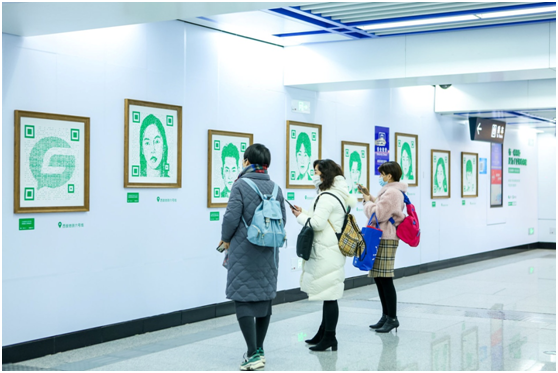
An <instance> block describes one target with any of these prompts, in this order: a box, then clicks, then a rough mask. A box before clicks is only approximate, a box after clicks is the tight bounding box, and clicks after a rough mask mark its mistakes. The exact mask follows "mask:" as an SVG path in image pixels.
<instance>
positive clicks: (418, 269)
mask: <svg viewBox="0 0 558 373" xmlns="http://www.w3.org/2000/svg"><path fill="white" fill-rule="evenodd" d="M537 248H542V249H554V250H556V243H555V242H554V243H541V242H539V243H534V244H528V245H521V246H516V247H510V248H506V249H500V250H494V251H489V252H485V253H479V254H473V255H467V256H463V257H459V258H452V259H446V260H440V261H437V262H431V263H425V264H420V265H415V266H411V267H406V268H397V269H396V270H395V278H401V277H407V276H413V275H417V274H419V273H425V272H431V271H436V270H440V269H445V268H450V267H455V266H459V265H464V264H469V263H474V262H479V261H482V260H487V259H494V258H499V257H502V256H505V255H512V254H517V253H520V252H523V251H527V250H532V249H537ZM373 283H374V279H373V278H370V277H368V276H367V275H366V274H365V275H362V276H356V277H351V278H347V279H346V280H345V290H349V289H353V288H357V287H361V286H366V285H370V284H373ZM306 298H308V296H307V295H306V293H304V292H302V291H301V290H300V288H296V289H289V290H281V291H278V292H277V297H276V298H275V299H274V300H273V304H274V305H276V304H282V303H290V302H296V301H299V300H302V299H306ZM234 312H235V309H234V303H233V302H223V303H217V304H212V305H207V306H203V307H197V308H191V309H187V310H182V311H176V312H171V313H167V314H163V315H156V316H151V317H146V318H142V319H137V320H130V321H126V322H122V323H118V324H111V325H106V326H101V327H97V328H91V329H86V330H80V331H76V332H73V333H68V334H61V335H56V336H52V337H47V338H42V339H38V340H34V341H29V342H23V343H17V344H13V345H9V346H3V347H2V364H8V363H17V362H20V361H25V360H30V359H35V358H39V357H42V356H46V355H51V354H55V353H58V352H64V351H69V350H73V349H76V348H81V347H86V346H91V345H95V344H99V343H104V342H109V341H114V340H116V339H121V338H126V337H131V336H134V335H137V334H143V333H148V332H154V331H157V330H162V329H167V328H172V327H175V326H180V325H185V324H191V323H195V322H198V321H203V320H209V319H213V318H215V317H221V316H227V315H231V314H234Z"/></svg>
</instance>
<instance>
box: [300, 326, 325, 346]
mask: <svg viewBox="0 0 558 373" xmlns="http://www.w3.org/2000/svg"><path fill="white" fill-rule="evenodd" d="M324 332H325V328H324V322H323V321H322V323H321V324H320V328H319V329H318V332H317V333H316V335H315V336H314V338H312V339H307V340H305V341H304V342H306V343H308V344H309V345H316V344H318V343H320V341H321V340H322V338H323V337H324Z"/></svg>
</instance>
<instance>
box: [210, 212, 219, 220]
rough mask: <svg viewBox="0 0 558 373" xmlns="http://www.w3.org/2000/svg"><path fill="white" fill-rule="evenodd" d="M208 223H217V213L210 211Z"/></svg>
mask: <svg viewBox="0 0 558 373" xmlns="http://www.w3.org/2000/svg"><path fill="white" fill-rule="evenodd" d="M209 221H219V211H211V212H210V213H209Z"/></svg>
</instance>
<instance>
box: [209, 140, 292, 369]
mask: <svg viewBox="0 0 558 373" xmlns="http://www.w3.org/2000/svg"><path fill="white" fill-rule="evenodd" d="M270 163H271V154H270V152H269V149H267V148H266V147H265V146H263V145H261V144H254V145H251V146H249V147H248V148H247V149H246V151H245V152H244V160H243V164H242V165H243V167H244V169H243V170H242V172H241V173H240V175H239V177H238V179H237V180H236V181H235V182H234V184H233V186H232V189H231V194H230V197H229V202H228V205H227V210H226V212H225V216H224V217H223V225H222V228H221V242H220V243H219V245H220V246H221V245H223V246H224V247H225V248H226V249H227V250H228V262H227V270H228V274H227V290H226V295H227V298H228V299H231V300H233V301H234V304H235V308H236V317H237V319H238V324H239V325H240V330H241V331H242V334H243V336H244V339H245V341H246V346H247V349H248V350H247V352H246V356H245V358H244V361H243V362H242V364H241V365H240V370H255V369H260V368H263V367H264V366H265V355H264V350H263V343H264V339H265V336H266V333H267V328H268V326H269V321H270V319H271V302H272V300H273V299H275V296H276V293H277V273H278V271H277V269H278V262H279V258H278V255H279V251H278V249H274V248H273V247H263V246H257V245H254V244H252V243H251V242H250V241H248V239H247V229H246V225H245V223H244V222H246V224H247V225H248V226H250V225H251V222H252V218H253V216H254V212H255V210H256V207H258V205H259V204H260V203H261V202H262V200H261V197H260V196H259V195H258V194H257V193H256V191H255V190H253V189H252V188H251V187H250V185H248V183H246V182H244V181H242V180H240V179H243V178H246V179H249V180H251V181H253V182H254V183H255V184H256V186H257V187H258V189H259V190H260V192H261V193H262V194H272V192H273V189H274V187H275V183H274V182H273V181H271V179H270V178H269V175H268V173H267V169H268V167H269V165H270ZM277 200H278V201H279V203H280V205H281V210H282V214H283V224H284V223H285V222H286V215H285V202H284V199H283V193H282V191H281V188H279V189H278V192H277ZM283 226H284V225H283Z"/></svg>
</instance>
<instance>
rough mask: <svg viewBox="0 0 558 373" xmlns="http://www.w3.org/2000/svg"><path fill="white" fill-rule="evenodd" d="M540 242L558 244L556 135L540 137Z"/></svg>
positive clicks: (540, 135) (545, 134) (542, 134)
mask: <svg viewBox="0 0 558 373" xmlns="http://www.w3.org/2000/svg"><path fill="white" fill-rule="evenodd" d="M537 150H538V162H539V163H538V172H539V177H538V194H539V201H538V205H539V206H538V207H539V241H540V242H556V135H555V134H552V133H541V134H539V135H538V148H537Z"/></svg>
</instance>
